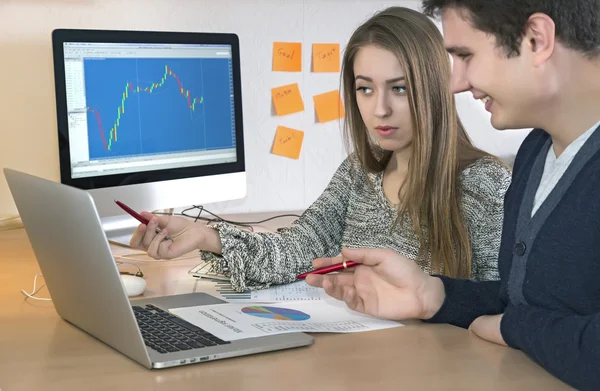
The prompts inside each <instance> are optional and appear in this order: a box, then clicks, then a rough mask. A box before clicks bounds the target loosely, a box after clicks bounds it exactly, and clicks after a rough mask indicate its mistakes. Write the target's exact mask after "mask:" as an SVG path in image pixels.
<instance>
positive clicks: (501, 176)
mask: <svg viewBox="0 0 600 391" xmlns="http://www.w3.org/2000/svg"><path fill="white" fill-rule="evenodd" d="M367 177H369V179H370V181H367ZM382 180H383V173H377V174H371V173H365V171H364V170H363V169H362V167H361V166H360V164H359V162H358V159H356V157H355V156H354V155H353V154H352V155H350V156H348V157H347V158H346V159H345V160H344V161H343V162H342V164H341V165H340V166H339V168H338V169H337V171H336V173H335V174H334V176H333V178H332V179H331V181H330V183H329V184H328V186H327V187H326V189H325V191H324V192H323V193H322V194H321V196H320V197H319V198H318V199H317V200H316V201H315V202H314V203H313V204H312V205H311V206H310V207H309V208H308V209H307V210H306V211H305V212H304V213H303V214H302V216H301V217H300V218H298V219H297V220H296V221H295V222H294V223H293V224H292V225H291V226H290V227H286V228H281V229H279V230H278V231H277V232H276V233H271V232H249V231H246V230H241V229H239V228H237V227H235V226H232V225H229V224H227V223H219V224H217V225H215V226H214V228H215V229H217V230H218V231H219V236H220V238H221V243H222V246H223V251H222V255H220V256H218V255H215V254H213V253H209V252H203V251H201V252H200V257H201V258H202V259H203V260H205V261H210V262H215V270H217V271H219V272H222V273H224V274H226V275H229V276H230V277H231V284H232V286H233V289H234V290H236V291H244V290H251V289H252V290H254V289H261V288H266V287H268V286H270V285H272V284H284V283H289V282H293V281H295V280H296V275H298V274H300V273H303V272H306V271H309V270H311V267H312V261H313V259H315V258H319V257H331V256H336V255H338V254H339V253H340V251H341V249H342V248H343V247H378V248H391V249H393V250H395V251H397V252H398V253H400V254H402V255H404V256H406V257H408V258H409V259H413V260H415V259H416V258H417V255H418V252H419V247H420V245H419V239H418V237H417V235H416V234H415V233H414V232H413V231H412V230H411V229H400V228H398V225H397V222H396V216H397V211H396V210H395V209H394V208H393V207H392V205H391V204H390V202H389V201H388V200H387V198H386V197H385V195H384V192H383V187H382ZM510 180H511V173H510V171H509V170H508V169H507V168H506V167H505V166H504V165H502V164H501V163H500V162H498V161H496V160H494V159H492V158H490V157H484V158H481V159H479V160H478V161H476V162H474V163H472V164H471V165H470V166H468V167H466V168H465V169H464V170H463V171H462V173H461V175H460V181H461V190H462V192H461V201H462V203H461V205H462V208H463V214H464V216H465V218H466V222H467V227H468V230H469V235H470V239H471V249H472V266H471V278H472V279H473V280H497V279H499V276H498V270H497V261H498V251H499V246H500V235H501V231H502V219H503V214H504V210H503V202H504V193H505V192H506V191H507V189H508V187H509V185H510ZM407 219H408V218H406V219H405V221H404V224H401V226H405V227H410V224H408V225H407V224H406V223H407V222H408V220H407ZM419 266H420V267H421V268H422V269H423V271H425V272H426V273H431V272H432V271H431V268H430V260H426V261H419Z"/></svg>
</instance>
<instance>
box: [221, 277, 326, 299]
mask: <svg viewBox="0 0 600 391" xmlns="http://www.w3.org/2000/svg"><path fill="white" fill-rule="evenodd" d="M214 289H215V293H216V294H217V295H218V296H219V297H220V298H222V299H223V300H225V301H228V302H231V303H233V302H238V303H239V302H255V303H275V302H281V301H319V300H322V295H323V293H322V289H321V288H315V287H312V286H310V285H308V284H307V283H306V282H304V281H298V282H293V283H290V284H284V285H276V286H273V287H271V288H268V289H261V290H256V291H251V292H237V291H234V290H233V288H232V286H231V282H229V281H215V286H214Z"/></svg>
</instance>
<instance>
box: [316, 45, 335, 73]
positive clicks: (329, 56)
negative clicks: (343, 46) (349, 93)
mask: <svg viewBox="0 0 600 391" xmlns="http://www.w3.org/2000/svg"><path fill="white" fill-rule="evenodd" d="M312 50H313V54H312V55H313V72H339V71H340V44H339V43H313V47H312Z"/></svg>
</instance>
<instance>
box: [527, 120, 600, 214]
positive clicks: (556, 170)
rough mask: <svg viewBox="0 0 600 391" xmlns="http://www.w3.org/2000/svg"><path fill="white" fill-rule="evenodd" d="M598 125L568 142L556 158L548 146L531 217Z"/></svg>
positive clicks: (552, 149)
mask: <svg viewBox="0 0 600 391" xmlns="http://www.w3.org/2000/svg"><path fill="white" fill-rule="evenodd" d="M598 126H600V121H599V122H597V123H596V125H594V126H592V127H591V128H590V129H589V130H588V131H586V132H585V133H583V134H582V135H581V136H579V137H577V139H576V140H575V141H573V142H572V143H571V144H569V146H568V147H567V148H565V150H564V151H563V153H561V155H560V156H559V157H558V158H557V157H556V154H555V153H554V148H552V146H550V149H549V150H548V155H547V156H546V163H545V164H544V173H543V174H542V179H541V181H540V185H539V186H538V189H537V191H536V193H535V198H534V200H533V209H532V210H531V216H532V217H533V215H535V212H537V210H538V208H539V207H540V206H541V205H542V203H543V202H544V200H545V199H546V197H548V195H549V194H550V192H551V191H552V189H554V186H556V184H557V183H558V181H559V180H560V178H561V177H562V176H563V174H564V173H565V171H567V168H569V165H570V164H571V162H572V161H573V159H574V158H575V155H577V152H579V150H580V149H581V147H582V146H583V144H585V142H586V141H587V140H588V139H589V138H590V136H591V135H592V134H593V133H594V131H595V130H596V128H597V127H598Z"/></svg>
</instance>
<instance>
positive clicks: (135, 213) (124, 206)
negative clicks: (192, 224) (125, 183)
mask: <svg viewBox="0 0 600 391" xmlns="http://www.w3.org/2000/svg"><path fill="white" fill-rule="evenodd" d="M115 202H116V203H117V205H119V206H120V207H121V209H123V210H124V211H125V212H127V213H129V214H130V215H132V216H133V217H135V218H136V219H137V220H138V221H139V222H140V223H142V224H146V225H148V223H149V222H150V221H149V220H148V219H146V218H145V217H144V216H142V215H141V214H139V213H138V212H136V211H135V210H133V209H131V208H130V207H128V206H127V205H125V204H124V203H122V202H121V201H117V200H115ZM156 233H157V234H159V233H160V229H158V227H156ZM165 239H166V240H173V239H171V237H170V236H169V235H167V236H165Z"/></svg>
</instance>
